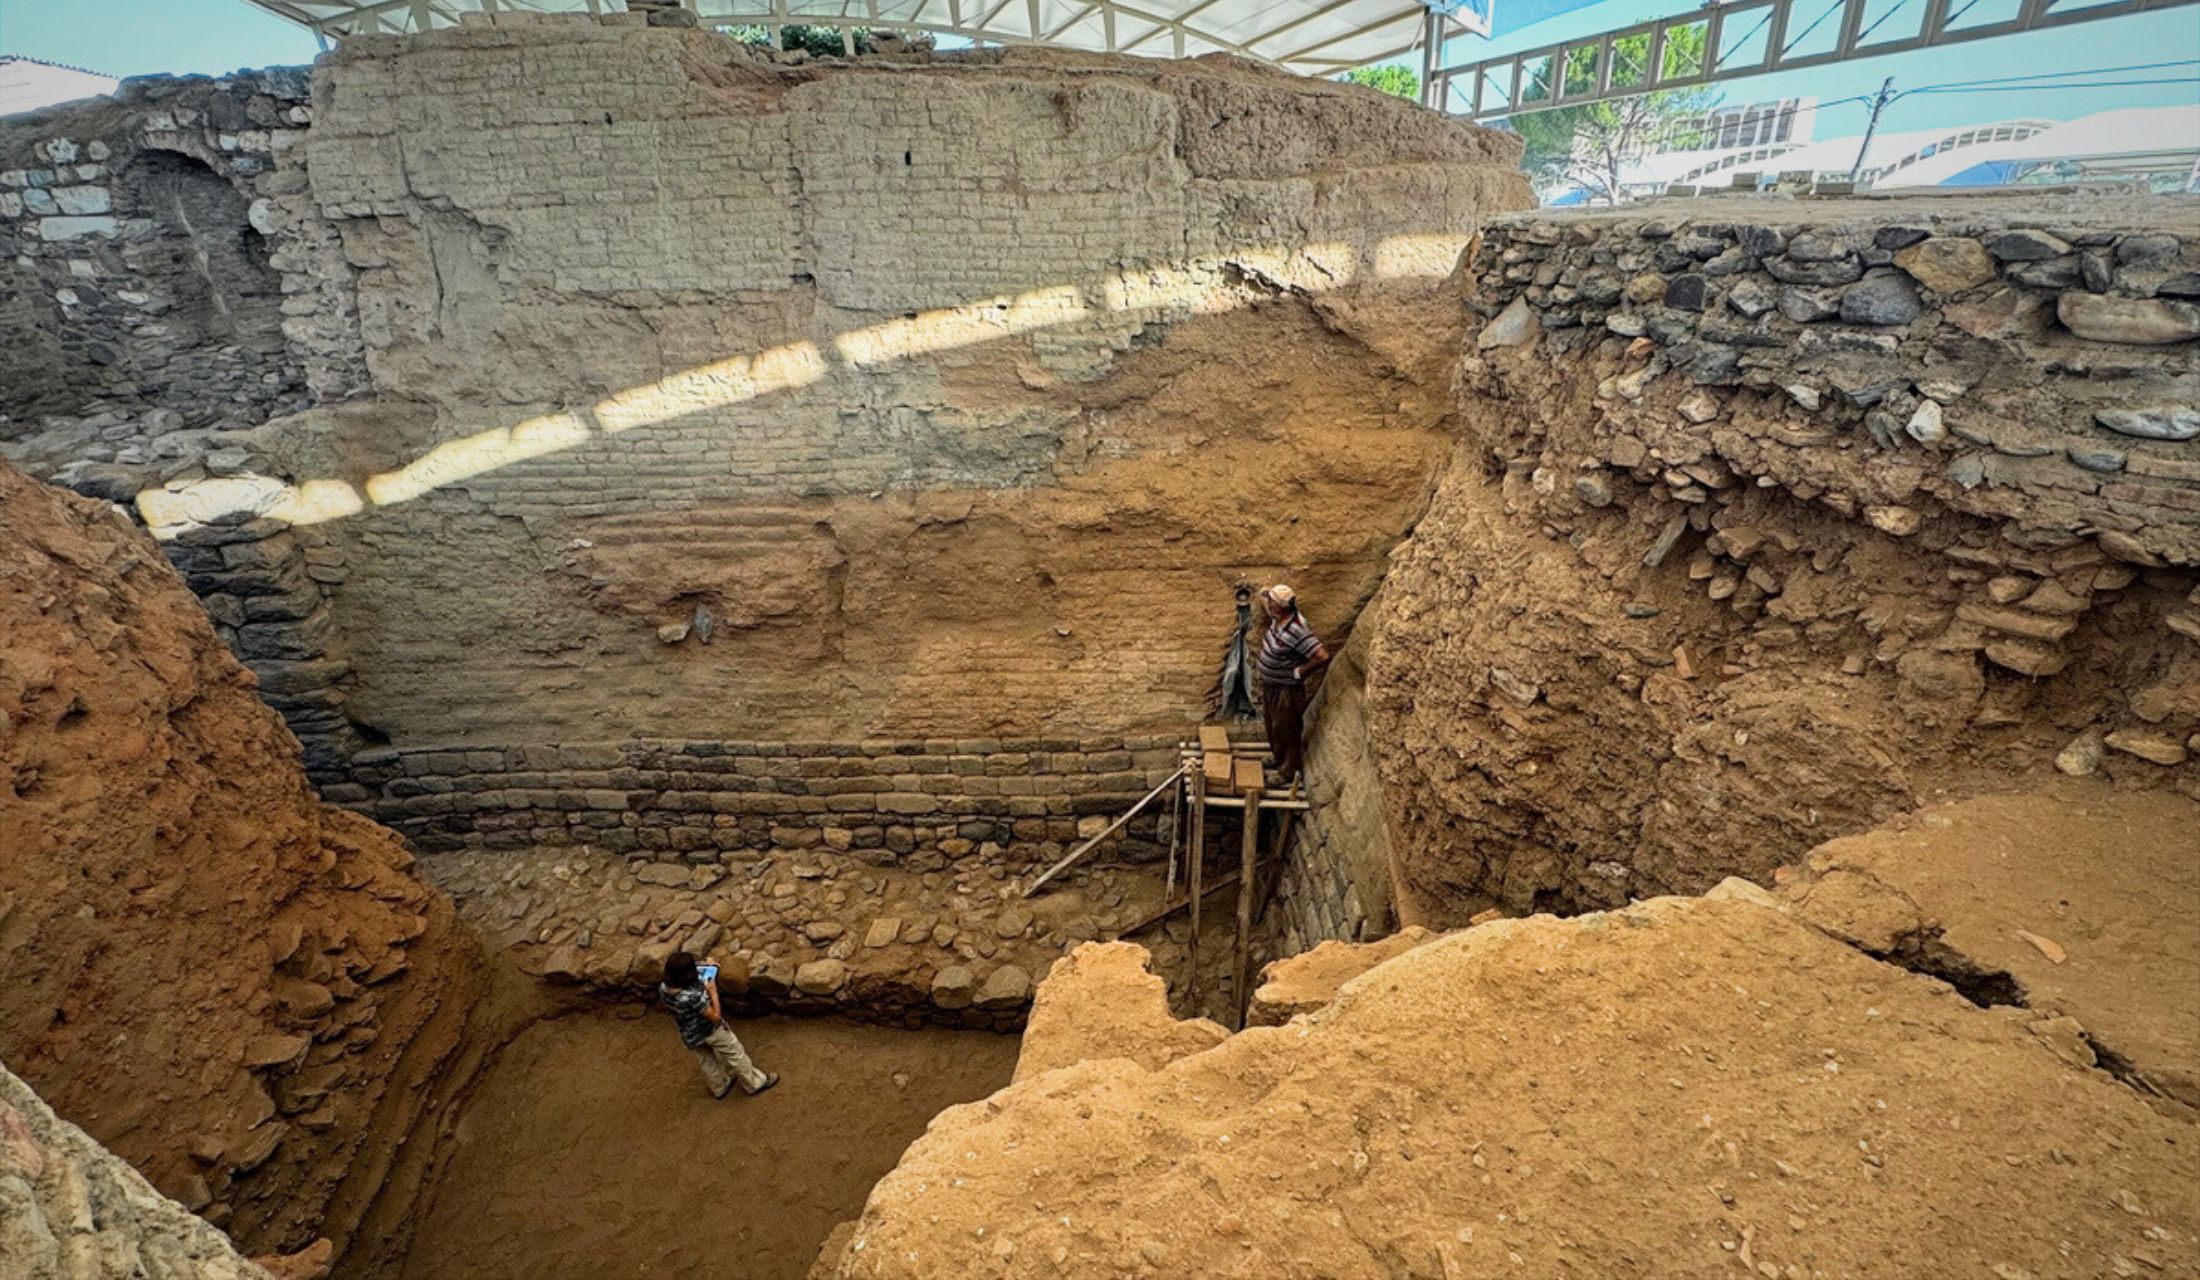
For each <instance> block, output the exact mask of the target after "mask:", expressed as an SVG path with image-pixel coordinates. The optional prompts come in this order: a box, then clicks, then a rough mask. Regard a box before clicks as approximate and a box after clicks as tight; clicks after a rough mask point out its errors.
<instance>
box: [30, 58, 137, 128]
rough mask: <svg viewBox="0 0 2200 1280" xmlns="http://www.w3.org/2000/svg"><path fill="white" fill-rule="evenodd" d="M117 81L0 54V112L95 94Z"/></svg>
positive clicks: (110, 88) (108, 89) (78, 69)
mask: <svg viewBox="0 0 2200 1280" xmlns="http://www.w3.org/2000/svg"><path fill="white" fill-rule="evenodd" d="M120 83H121V81H119V80H117V79H115V78H114V77H113V76H103V75H100V74H99V73H97V72H95V71H86V70H84V69H83V68H81V67H64V66H62V65H60V64H59V63H54V62H40V61H39V60H38V59H36V58H21V57H17V56H15V55H13V54H9V55H6V56H4V57H0V116H12V115H15V114H17V113H18V112H23V111H36V110H37V109H38V108H40V107H50V106H52V105H53V104H55V103H57V102H74V101H76V100H77V99H78V98H97V97H101V96H103V95H105V94H110V93H113V92H114V91H115V86H116V85H117V84H120Z"/></svg>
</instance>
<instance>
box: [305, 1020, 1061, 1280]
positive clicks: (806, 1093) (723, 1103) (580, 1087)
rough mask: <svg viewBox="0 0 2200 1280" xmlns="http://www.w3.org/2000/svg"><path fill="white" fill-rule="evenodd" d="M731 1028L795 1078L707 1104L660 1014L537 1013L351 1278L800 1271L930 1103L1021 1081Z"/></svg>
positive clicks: (795, 1279)
mask: <svg viewBox="0 0 2200 1280" xmlns="http://www.w3.org/2000/svg"><path fill="white" fill-rule="evenodd" d="M736 1026H737V1029H738V1030H739V1033H740V1036H741V1039H742V1041H743V1043H744V1044H745V1045H746V1046H747V1048H748V1050H749V1052H750V1054H751V1056H752V1058H753V1059H754V1060H755V1061H756V1062H757V1063H758V1064H759V1065H761V1066H763V1067H765V1068H766V1069H768V1070H771V1071H774V1072H777V1073H779V1075H780V1077H781V1082H780V1084H779V1085H778V1086H777V1087H775V1088H774V1089H772V1090H771V1091H770V1092H768V1093H766V1094H762V1095H758V1096H757V1097H754V1098H748V1097H743V1096H741V1095H740V1093H739V1092H738V1091H736V1092H734V1093H733V1094H731V1095H729V1096H728V1097H727V1098H726V1099H724V1100H713V1099H712V1098H711V1097H710V1095H709V1094H708V1092H707V1091H706V1090H705V1088H704V1087H703V1084H702V1081H701V1079H700V1077H699V1074H698V1073H697V1071H696V1069H695V1064H694V1062H693V1060H692V1058H691V1057H690V1056H689V1055H688V1053H687V1052H686V1051H685V1050H684V1049H682V1048H681V1047H680V1045H679V1042H678V1040H677V1038H676V1037H675V1036H674V1035H673V1033H672V1030H671V1027H670V1024H669V1022H668V1021H667V1020H666V1019H665V1018H663V1017H662V1016H661V1015H652V1014H649V1013H646V1012H644V1011H642V1010H640V1009H638V1008H635V1007H627V1008H623V1009H619V1010H616V1011H613V1010H604V1009H596V1010H588V1011H581V1012H573V1013H568V1014H566V1015H563V1016H559V1017H553V1018H546V1019H544V1020H541V1021H536V1022H533V1023H531V1024H530V1025H528V1026H527V1027H526V1028H525V1029H524V1030H522V1031H520V1032H519V1033H518V1034H517V1036H516V1037H515V1038H513V1039H512V1040H511V1041H510V1042H509V1043H508V1044H506V1045H505V1046H504V1048H503V1049H502V1050H501V1051H499V1053H498V1054H497V1056H496V1058H495V1060H494V1061H493V1062H492V1063H491V1064H490V1066H489V1067H488V1068H487V1070H486V1071H485V1072H484V1074H483V1076H482V1078H481V1080H480V1082H479V1083H478V1084H477V1085H476V1086H475V1088H474V1090H473V1094H472V1096H471V1098H470V1099H469V1100H468V1102H467V1104H466V1106H465V1108H464V1110H463V1111H462V1112H461V1113H460V1115H459V1118H458V1120H457V1123H456V1124H455V1126H453V1127H452V1129H451V1131H450V1133H449V1135H448V1138H447V1143H446V1154H445V1155H444V1156H443V1158H442V1163H441V1167H440V1169H439V1171H438V1172H437V1173H436V1175H435V1176H434V1177H433V1179H432V1180H431V1181H430V1182H429V1183H428V1185H426V1186H425V1187H424V1188H422V1189H421V1192H420V1194H419V1196H418V1199H417V1201H416V1203H415V1206H414V1207H413V1209H412V1211H411V1215H410V1216H411V1217H412V1218H413V1220H414V1223H415V1225H414V1226H413V1228H412V1234H411V1240H410V1243H409V1245H408V1246H407V1248H406V1249H405V1250H404V1252H403V1254H402V1256H399V1257H394V1258H389V1259H387V1260H385V1261H382V1262H379V1263H376V1264H370V1265H356V1266H355V1265H349V1264H347V1265H346V1266H344V1267H343V1268H342V1269H341V1271H340V1274H343V1275H346V1276H356V1277H361V1278H362V1280H445V1278H448V1277H459V1276H468V1277H480V1278H481V1280H504V1278H509V1280H529V1278H531V1277H544V1276H576V1277H578V1276H637V1277H640V1276H662V1277H677V1276H694V1275H705V1274H720V1273H723V1274H733V1275H739V1276H743V1277H754V1278H755V1280H801V1277H803V1276H805V1275H807V1274H808V1272H809V1269H810V1267H811V1265H812V1264H813V1263H814V1262H815V1261H816V1260H817V1256H818V1251H819V1248H820V1247H821V1246H822V1245H823V1244H824V1242H825V1239H826V1237H827V1235H828V1234H829V1233H830V1232H831V1231H832V1229H833V1228H834V1227H836V1226H838V1225H839V1224H840V1223H842V1222H844V1221H847V1220H848V1219H851V1218H853V1217H855V1216H856V1215H857V1214H858V1213H860V1212H861V1211H862V1209H863V1203H864V1199H865V1197H866V1196H868V1195H869V1193H870V1190H871V1187H872V1185H873V1184H874V1183H875V1182H876V1181H877V1180H878V1179H879V1178H880V1177H882V1176H884V1174H885V1173H886V1172H887V1171H888V1170H889V1169H891V1168H893V1167H894V1164H895V1162H896V1161H898V1160H899V1159H900V1158H901V1154H902V1151H903V1149H904V1148H905V1147H907V1146H908V1144H909V1143H910V1142H911V1141H913V1140H914V1139H915V1138H916V1137H917V1136H918V1135H919V1134H921V1133H923V1132H924V1129H925V1127H926V1125H927V1124H929V1123H930V1122H931V1120H932V1118H933V1117H934V1116H935V1115H937V1114H938V1113H939V1112H940V1111H941V1110H943V1109H945V1108H947V1107H950V1106H954V1105H957V1104H960V1103H966V1102H974V1101H976V1100H978V1099H980V1098H983V1097H985V1096H986V1095H988V1094H990V1093H992V1092H993V1091H994V1090H996V1089H998V1088H1000V1087H1002V1086H1003V1085H1006V1084H1007V1083H1008V1079H1009V1075H1010V1073H1011V1072H1012V1071H1013V1070H1014V1066H1015V1058H1016V1048H1017V1042H1016V1040H1015V1038H1014V1037H1011V1036H1005V1035H999V1034H995V1033H992V1032H985V1031H949V1030H943V1029H927V1030H898V1029H887V1028H882V1027H877V1026H867V1025H862V1024H858V1023H853V1022H848V1021H844V1020H840V1019H827V1018H762V1019H744V1020H741V1021H739V1022H738V1023H737V1024H736Z"/></svg>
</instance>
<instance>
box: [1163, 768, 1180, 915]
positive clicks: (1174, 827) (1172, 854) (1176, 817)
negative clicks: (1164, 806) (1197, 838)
mask: <svg viewBox="0 0 2200 1280" xmlns="http://www.w3.org/2000/svg"><path fill="white" fill-rule="evenodd" d="M1183 772H1184V771H1183V770H1181V769H1180V770H1178V776H1179V778H1181V777H1182V775H1183ZM1183 834H1184V788H1183V787H1181V786H1180V787H1178V788H1177V789H1176V790H1174V791H1171V792H1170V793H1169V879H1168V883H1167V884H1166V885H1164V886H1163V887H1162V890H1161V900H1162V901H1163V902H1167V901H1168V900H1169V899H1171V898H1173V897H1175V896H1176V850H1177V846H1178V843H1179V841H1180V838H1181V837H1182V836H1183Z"/></svg>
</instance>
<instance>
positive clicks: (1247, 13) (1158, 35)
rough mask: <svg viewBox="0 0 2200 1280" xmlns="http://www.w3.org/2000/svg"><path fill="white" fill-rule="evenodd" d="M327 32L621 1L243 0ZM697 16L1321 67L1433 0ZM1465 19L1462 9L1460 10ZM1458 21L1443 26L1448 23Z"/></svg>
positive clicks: (922, 0)
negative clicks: (1231, 57)
mask: <svg viewBox="0 0 2200 1280" xmlns="http://www.w3.org/2000/svg"><path fill="white" fill-rule="evenodd" d="M246 2H247V3H249V4H253V5H256V6H258V7H259V8H262V9H265V10H267V11H268V12H270V13H273V14H276V15H278V16H280V17H284V18H288V19H290V20H291V21H293V22H297V23H301V24H303V25H305V26H307V27H310V28H312V29H314V30H316V31H319V32H321V33H323V34H326V35H329V36H337V35H349V34H354V33H359V32H373V31H381V32H407V31H418V30H423V29H426V28H429V27H444V26H451V25H453V24H455V23H456V22H457V21H458V16H459V15H460V14H462V13H476V12H482V11H484V10H486V11H490V12H497V11H516V12H522V13H527V12H533V13H594V12H611V11H616V10H618V9H622V8H624V7H625V0H246ZM686 3H687V7H688V8H689V9H692V10H693V11H694V12H695V13H696V15H697V16H698V17H700V18H701V19H702V20H703V22H704V23H705V24H706V25H717V24H730V23H758V24H765V25H770V24H784V23H803V24H810V25H822V26H835V27H873V28H888V29H894V30H901V31H924V32H931V33H933V34H935V35H955V36H965V37H969V38H971V39H974V40H985V41H990V42H994V43H1000V44H1046V45H1054V46H1058V47H1061V48H1068V49H1087V50H1093V51H1098V52H1117V53H1134V54H1146V55H1149V56H1163V57H1196V56H1197V55H1199V54H1203V53H1218V52H1219V53H1234V54H1239V55H1241V56H1243V57H1248V58H1255V59H1258V60H1260V61H1263V62H1270V63H1274V64H1275V65H1277V66H1280V67H1285V68H1288V69H1289V70H1292V71H1299V72H1305V73H1308V74H1314V75H1324V74H1329V73H1333V72H1336V71H1339V70H1344V69H1347V68H1351V67H1357V66H1362V65H1365V64H1367V63H1370V62H1380V61H1382V60H1384V59H1386V58H1391V57H1395V56H1397V55H1399V54H1402V53H1405V52H1407V51H1409V50H1411V49H1413V48H1415V47H1417V46H1418V45H1419V43H1420V41H1421V33H1422V28H1423V20H1424V18H1425V16H1426V15H1427V14H1428V12H1429V11H1430V9H1431V8H1432V7H1433V8H1436V9H1438V10H1441V11H1454V10H1457V9H1459V8H1460V6H1459V5H1458V4H1457V3H1447V2H1446V0H1435V2H1434V3H1433V5H1432V4H1430V3H1424V2H1423V0H686ZM1466 20H1469V21H1471V20H1472V19H1466ZM1456 29H1457V28H1454V30H1456Z"/></svg>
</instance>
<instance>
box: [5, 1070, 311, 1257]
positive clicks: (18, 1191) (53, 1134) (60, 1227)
mask: <svg viewBox="0 0 2200 1280" xmlns="http://www.w3.org/2000/svg"><path fill="white" fill-rule="evenodd" d="M0 1263H5V1264H6V1270H7V1274H8V1275H9V1276H11V1277H13V1278H14V1280H63V1278H64V1277H69V1278H71V1280H73V1278H74V1277H77V1276H130V1275H143V1276H158V1277H161V1278H162V1280H263V1278H264V1277H265V1276H266V1274H267V1273H266V1272H264V1271H262V1270H261V1269H260V1268H259V1267H257V1266H255V1265H253V1264H252V1263H251V1262H249V1261H247V1260H246V1259H245V1258H244V1256H243V1255H242V1254H240V1253H238V1252H237V1250H236V1248H235V1246H233V1245H232V1244H230V1242H229V1237H228V1236H225V1235H223V1234H222V1233H221V1232H220V1231H218V1230H216V1229H215V1228H214V1227H212V1226H210V1225H208V1224H207V1223H206V1221H205V1220H204V1219H201V1218H199V1217H197V1216H195V1215H193V1214H191V1213H190V1212H188V1211H186V1210H185V1209H184V1207H183V1206H182V1205H180V1204H177V1203H176V1202H175V1201H173V1200H170V1199H169V1198H168V1197H166V1196H164V1195H162V1194H161V1193H160V1192H158V1191H155V1190H154V1189H153V1187H152V1185H151V1184H150V1183H148V1182H146V1181H145V1179H144V1177H143V1176H142V1175H140V1174H139V1173H138V1171H137V1170H135V1169H133V1168H131V1167H130V1166H129V1165H128V1164H127V1163H125V1162H124V1161H122V1160H121V1159H119V1158H117V1157H116V1156H115V1155H114V1154H112V1153H111V1152H109V1151H108V1150H107V1149H106V1148H105V1147H102V1146H100V1145H99V1144H98V1143H97V1142H94V1141H92V1139H91V1137H90V1136H89V1135H88V1134H86V1133H85V1132H84V1131H83V1130H82V1129H79V1128H77V1127H76V1126H75V1125H73V1124H70V1123H69V1122H68V1121H66V1120H63V1119H62V1118H61V1117H59V1116H57V1115H55V1114H54V1113H53V1108H51V1107H49V1106H47V1105H46V1104H45V1103H44V1102H43V1101H41V1100H40V1099H39V1097H38V1095H37V1094H36V1093H33V1092H32V1091H31V1087H30V1086H29V1085H27V1084H25V1083H23V1082H22V1081H21V1080H20V1079H17V1078H16V1076H15V1074H14V1073H13V1072H11V1071H9V1070H8V1069H7V1068H6V1067H4V1066H0Z"/></svg>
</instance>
